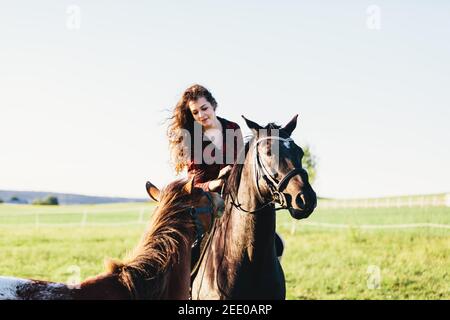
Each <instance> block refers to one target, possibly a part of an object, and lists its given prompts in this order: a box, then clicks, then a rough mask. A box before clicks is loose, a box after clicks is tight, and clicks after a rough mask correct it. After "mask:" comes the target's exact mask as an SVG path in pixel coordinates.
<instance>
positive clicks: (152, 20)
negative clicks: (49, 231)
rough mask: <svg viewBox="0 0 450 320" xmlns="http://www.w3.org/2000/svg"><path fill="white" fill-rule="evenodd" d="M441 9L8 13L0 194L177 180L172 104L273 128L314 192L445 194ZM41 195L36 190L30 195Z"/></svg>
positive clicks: (82, 2) (1, 32)
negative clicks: (303, 154) (304, 168)
mask: <svg viewBox="0 0 450 320" xmlns="http://www.w3.org/2000/svg"><path fill="white" fill-rule="evenodd" d="M448 12H450V3H449V2H445V1H436V2H434V3H433V4H430V3H422V2H421V1H418V0H414V1H410V2H408V3H403V2H399V1H397V2H396V1H394V2H392V1H387V0H381V1H377V2H376V3H375V4H374V3H372V2H368V1H363V2H360V1H355V0H347V1H344V2H340V3H331V4H327V5H326V6H323V5H322V6H321V5H319V4H316V3H298V2H296V1H287V0H286V1H283V2H280V3H277V4H275V3H267V2H261V1H258V2H257V1H250V2H246V3H241V2H238V1H230V2H228V3H226V4H217V3H216V4H212V3H209V2H207V1H202V0H198V1H194V2H192V3H186V2H182V1H178V2H171V3H157V2H154V1H148V2H145V3H123V2H119V1H110V2H108V3H107V4H104V3H94V2H90V1H86V0H75V1H70V2H68V1H63V2H58V3H55V2H54V1H49V0H43V1H40V2H39V3H37V2H33V1H21V2H20V3H5V4H3V5H2V10H0V36H1V38H2V40H3V41H2V42H1V43H0V61H1V62H0V70H2V71H1V72H0V87H1V88H2V94H1V95H0V110H1V115H2V119H1V123H0V137H2V149H1V155H0V189H2V190H14V191H19V190H23V191H25V192H30V191H31V190H58V191H44V192H57V193H66V194H79V195H83V194H86V195H92V196H101V197H121V198H145V197H146V193H145V182H146V181H147V180H150V181H152V183H154V184H155V185H157V186H158V187H162V186H164V185H166V184H167V183H169V182H170V181H173V180H175V179H178V178H182V177H184V176H185V175H181V176H178V177H177V176H175V174H174V170H173V169H172V168H171V166H170V164H169V150H168V142H167V138H166V135H165V132H166V128H167V122H165V120H166V119H167V117H169V116H170V112H169V110H170V109H171V108H173V106H174V105H175V104H176V102H177V100H178V99H179V97H180V95H181V93H182V92H183V90H184V89H185V88H187V87H188V86H189V85H191V84H193V83H200V84H202V85H204V86H206V87H207V88H208V89H210V90H211V92H212V94H213V96H214V97H215V98H216V100H217V102H218V109H217V115H218V116H219V117H222V118H225V119H228V120H231V121H234V122H236V123H238V124H239V125H240V127H241V129H242V130H243V132H244V134H245V133H248V132H249V130H248V128H247V127H246V125H245V123H244V121H243V120H242V118H241V117H240V116H241V114H244V115H245V116H246V117H247V118H248V119H250V120H252V121H255V122H257V123H259V124H262V125H265V124H267V123H268V122H276V123H277V124H280V125H285V124H286V123H287V122H288V121H289V120H290V119H291V118H292V117H293V116H294V115H295V114H299V120H298V125H297V128H296V130H295V131H294V133H293V134H292V138H293V139H294V140H295V142H296V143H297V144H298V145H299V146H301V147H305V146H306V145H308V146H310V147H311V151H312V153H313V154H314V155H315V156H317V159H318V165H317V178H316V181H315V183H314V184H313V187H314V189H315V191H316V192H317V194H318V195H320V196H321V197H324V198H334V199H361V198H379V197H389V196H401V195H424V194H440V193H448V192H450V182H449V181H450V168H449V167H448V163H450V148H448V147H445V146H446V145H448V137H450V127H449V125H448V123H449V119H450V91H449V90H448V89H447V86H448V83H450V63H449V59H448V57H450V42H448V41H445V40H446V39H448V38H449V36H450V19H448ZM37 192H41V191H37Z"/></svg>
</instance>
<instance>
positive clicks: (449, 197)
mask: <svg viewBox="0 0 450 320" xmlns="http://www.w3.org/2000/svg"><path fill="white" fill-rule="evenodd" d="M445 205H446V206H447V207H450V193H447V194H446V195H445Z"/></svg>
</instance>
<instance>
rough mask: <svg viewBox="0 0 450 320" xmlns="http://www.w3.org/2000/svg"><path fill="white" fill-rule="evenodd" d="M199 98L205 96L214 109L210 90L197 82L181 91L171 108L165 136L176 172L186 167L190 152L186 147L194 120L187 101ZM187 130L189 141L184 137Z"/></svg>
mask: <svg viewBox="0 0 450 320" xmlns="http://www.w3.org/2000/svg"><path fill="white" fill-rule="evenodd" d="M200 98H205V99H206V100H207V101H208V102H209V103H210V104H211V105H212V107H213V109H214V110H216V108H217V102H216V99H214V97H213V96H212V94H211V92H209V90H208V89H206V88H205V87H203V86H201V85H199V84H194V85H192V86H190V87H189V88H187V89H186V90H185V91H184V92H183V94H182V96H181V98H180V100H179V101H178V103H177V104H176V106H175V108H174V110H173V114H172V116H171V117H170V118H169V120H170V124H169V127H168V128H167V137H168V138H169V150H170V160H171V162H172V165H173V166H174V168H175V172H176V174H179V173H180V172H181V171H183V169H184V168H185V167H187V164H188V158H189V155H190V153H191V150H188V148H189V146H192V145H193V141H192V140H193V137H194V122H195V120H194V117H193V116H192V113H191V110H190V109H189V103H190V102H191V101H196V100H198V99H200ZM187 132H188V133H189V134H190V139H191V140H190V141H188V139H187V138H188V137H186V133H187Z"/></svg>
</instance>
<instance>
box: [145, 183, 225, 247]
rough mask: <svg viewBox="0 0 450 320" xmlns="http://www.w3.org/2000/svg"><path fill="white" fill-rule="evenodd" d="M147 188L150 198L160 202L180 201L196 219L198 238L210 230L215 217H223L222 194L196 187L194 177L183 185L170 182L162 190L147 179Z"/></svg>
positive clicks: (194, 219)
mask: <svg viewBox="0 0 450 320" xmlns="http://www.w3.org/2000/svg"><path fill="white" fill-rule="evenodd" d="M146 189H147V193H148V195H149V196H150V198H152V199H153V200H154V201H156V202H158V203H159V202H160V201H161V202H163V201H170V202H171V203H180V204H181V206H182V207H183V208H185V209H186V213H187V214H190V215H191V217H192V219H193V221H194V224H195V227H196V233H197V234H196V236H197V239H198V238H200V237H201V236H202V235H203V234H204V233H205V232H209V230H210V229H211V227H212V225H213V223H214V219H215V218H219V217H221V216H222V214H223V211H224V201H223V199H222V198H221V197H220V195H219V194H218V193H217V192H206V191H203V189H200V188H196V187H195V186H194V179H193V178H192V179H189V180H188V181H187V182H186V183H185V184H183V185H180V184H179V182H174V183H172V184H169V185H168V186H166V187H165V188H164V189H163V190H162V191H160V190H159V189H158V188H157V187H156V186H155V185H153V184H152V183H151V182H149V181H147V183H146ZM167 198H169V199H167Z"/></svg>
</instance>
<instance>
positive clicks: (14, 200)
mask: <svg viewBox="0 0 450 320" xmlns="http://www.w3.org/2000/svg"><path fill="white" fill-rule="evenodd" d="M10 201H11V202H17V201H20V199H19V198H17V197H15V196H14V197H11V199H10Z"/></svg>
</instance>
